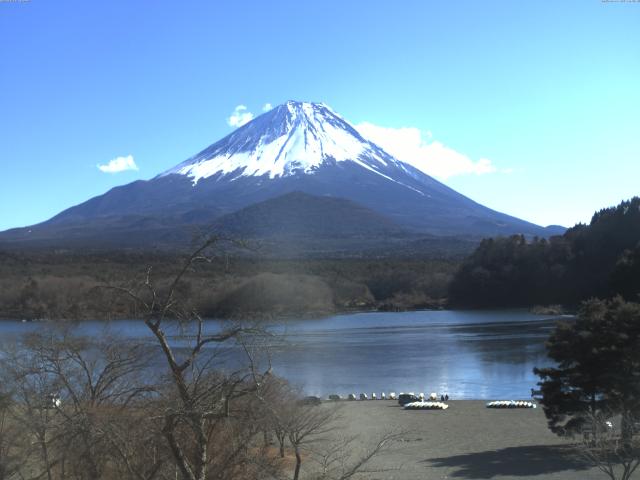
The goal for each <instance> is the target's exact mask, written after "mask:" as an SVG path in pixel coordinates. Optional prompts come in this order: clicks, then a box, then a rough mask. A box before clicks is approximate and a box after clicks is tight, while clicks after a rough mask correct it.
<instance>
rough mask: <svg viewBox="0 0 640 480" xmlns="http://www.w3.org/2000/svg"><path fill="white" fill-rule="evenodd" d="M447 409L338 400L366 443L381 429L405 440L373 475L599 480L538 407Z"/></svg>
mask: <svg viewBox="0 0 640 480" xmlns="http://www.w3.org/2000/svg"><path fill="white" fill-rule="evenodd" d="M448 404H449V409H448V410H444V411H424V410H421V411H408V410H404V409H403V408H402V407H400V406H399V405H398V404H397V402H394V401H389V400H386V401H382V400H378V401H353V402H349V401H341V402H336V404H335V405H332V404H331V403H325V404H324V405H323V406H322V407H321V408H334V407H335V406H336V405H339V406H338V408H339V410H340V421H339V424H340V425H341V428H340V430H338V431H337V432H334V433H333V435H335V436H337V437H339V436H347V437H348V436H357V437H358V441H357V442H354V445H357V448H366V446H367V444H369V445H371V444H372V443H374V441H375V439H376V438H379V436H380V435H382V434H383V433H384V432H389V431H396V432H397V431H403V432H407V433H405V434H403V435H402V441H400V442H398V443H397V444H396V445H395V446H394V447H393V448H392V449H391V450H390V451H388V452H386V453H385V454H384V455H382V456H380V457H378V458H376V459H375V460H374V461H373V462H372V463H371V465H370V468H371V469H372V470H376V469H377V468H380V467H382V468H384V469H393V470H389V471H383V472H372V473H368V474H366V475H365V476H364V478H371V479H406V480H409V479H423V480H424V479H456V478H460V479H489V478H491V479H493V478H495V479H526V478H535V479H538V480H543V479H544V480H546V479H576V480H577V479H597V478H604V477H603V475H602V473H600V472H599V471H598V470H597V469H594V468H591V467H590V466H589V465H588V464H585V462H584V461H582V460H581V459H580V458H579V457H577V456H576V455H575V453H574V452H573V451H572V449H571V448H570V445H569V444H568V442H567V441H566V440H563V439H560V438H558V437H557V436H555V435H554V434H552V433H551V432H550V431H549V430H548V429H547V425H546V419H545V417H544V413H543V412H542V409H541V408H539V407H538V408H536V409H488V408H486V407H485V404H486V402H484V401H475V400H461V401H450V402H448Z"/></svg>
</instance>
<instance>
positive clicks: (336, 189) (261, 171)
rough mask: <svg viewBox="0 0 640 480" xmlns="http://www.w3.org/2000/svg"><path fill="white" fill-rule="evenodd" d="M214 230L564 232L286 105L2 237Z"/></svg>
mask: <svg viewBox="0 0 640 480" xmlns="http://www.w3.org/2000/svg"><path fill="white" fill-rule="evenodd" d="M278 199H279V200H278ZM256 224H259V228H257V229H256ZM212 226H213V228H214V229H216V230H218V231H220V230H222V231H225V230H228V231H232V232H234V233H235V234H238V235H248V236H260V237H263V238H264V237H278V236H280V237H282V236H288V237H292V236H293V237H297V238H314V239H316V240H317V239H318V238H319V237H326V238H332V239H344V238H350V239H351V240H353V239H354V238H366V239H367V241H371V239H376V238H378V239H388V238H391V237H393V238H396V239H397V238H412V239H415V238H417V237H419V236H421V235H422V236H425V235H426V236H430V237H432V236H464V237H467V238H479V237H482V236H489V235H491V236H494V235H509V234H515V233H521V234H524V235H529V236H531V235H538V236H549V235H551V234H556V233H562V231H563V229H562V228H561V227H557V228H556V227H548V228H543V227H540V226H538V225H535V224H532V223H529V222H526V221H524V220H520V219H518V218H515V217H512V216H509V215H506V214H503V213H500V212H497V211H494V210H491V209H489V208H487V207H484V206H482V205H480V204H478V203H476V202H474V201H473V200H471V199H469V198H467V197H465V196H464V195H462V194H460V193H458V192H456V191H454V190H452V189H451V188H449V187H447V186H445V185H444V184H442V183H440V182H438V181H437V180H435V179H433V178H432V177H430V176H428V175H426V174H425V173H423V172H422V171H420V170H418V169H416V168H414V167H412V166H410V165H408V164H406V163H404V162H401V161H400V160H398V159H396V158H394V157H393V156H392V155H390V154H389V153H387V152H385V151H384V150H383V149H382V148H380V147H379V146H377V145H376V144H374V143H373V142H371V141H369V140H367V139H366V138H363V137H362V135H360V134H359V133H358V132H357V131H356V130H355V128H354V127H352V126H351V125H350V124H349V123H348V122H347V121H346V120H345V119H343V118H342V117H341V116H340V115H338V114H337V113H335V112H334V111H333V110H332V109H331V108H329V107H328V106H327V105H324V104H322V103H308V102H295V101H289V102H287V103H285V104H282V105H280V106H277V107H275V108H274V109H272V110H270V111H268V112H266V113H264V114H262V115H260V116H259V117H257V118H255V119H254V120H252V121H250V122H249V123H247V124H245V125H243V126H241V127H240V128H238V129H237V130H235V131H234V132H232V133H231V134H230V135H228V136H226V137H225V138H223V139H221V140H219V141H218V142H216V143H214V144H212V145H210V146H209V147H207V148H205V149H204V150H202V151H201V152H199V153H197V154H196V155H194V156H192V157H191V158H188V159H187V160H185V161H183V162H182V163H180V164H178V165H176V166H175V167H173V168H171V169H169V170H167V171H165V172H162V173H160V174H159V175H157V176H156V177H154V178H152V179H150V180H138V181H135V182H132V183H129V184H127V185H123V186H119V187H116V188H113V189H111V190H109V191H108V192H106V193H105V194H103V195H99V196H97V197H94V198H91V199H90V200H88V201H86V202H84V203H82V204H79V205H77V206H74V207H71V208H69V209H67V210H65V211H63V212H61V213H60V214H58V215H56V216H55V217H53V218H51V219H50V220H48V221H46V222H43V223H40V224H38V225H34V226H31V227H26V228H19V229H13V230H8V231H6V232H3V233H0V245H2V244H5V245H9V244H10V245H21V246H29V245H33V246H68V247H85V246H94V247H110V248H111V247H137V248H146V247H175V246H179V245H184V244H185V242H187V239H188V238H190V236H191V233H190V231H189V229H190V228H191V229H192V227H199V228H211V227H212ZM352 243H353V242H352Z"/></svg>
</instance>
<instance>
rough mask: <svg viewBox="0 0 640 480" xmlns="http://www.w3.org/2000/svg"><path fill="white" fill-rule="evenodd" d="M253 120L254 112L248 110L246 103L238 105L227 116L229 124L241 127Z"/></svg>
mask: <svg viewBox="0 0 640 480" xmlns="http://www.w3.org/2000/svg"><path fill="white" fill-rule="evenodd" d="M251 120H253V113H251V112H249V111H248V110H247V107H246V106H244V105H238V106H237V107H236V108H235V109H234V110H233V113H232V114H231V116H230V117H229V118H227V124H228V125H229V126H230V127H236V128H237V127H241V126H242V125H244V124H245V123H249V122H250V121H251Z"/></svg>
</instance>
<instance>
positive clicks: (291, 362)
mask: <svg viewBox="0 0 640 480" xmlns="http://www.w3.org/2000/svg"><path fill="white" fill-rule="evenodd" d="M557 320H558V317H552V316H541V315H533V314H531V313H528V312H526V311H455V310H443V311H418V312H398V313H395V312H389V313H377V312H376V313H358V314H350V315H337V316H334V317H329V318H324V319H306V320H289V321H286V322H285V323H283V324H279V325H276V326H274V327H273V329H274V330H275V331H276V332H277V333H279V334H281V336H278V339H279V340H278V341H272V342H270V349H269V350H270V355H271V361H272V365H273V370H274V372H275V373H276V374H278V375H281V376H283V377H285V378H287V379H288V380H289V381H291V382H293V383H295V384H298V385H300V387H301V388H302V389H303V390H304V392H305V393H307V394H309V395H318V396H322V397H326V396H327V395H329V394H331V393H338V394H341V395H347V394H349V393H356V394H359V393H361V392H365V393H367V394H369V395H370V394H371V393H372V392H377V393H378V395H379V394H380V392H383V391H384V392H389V391H395V392H396V393H398V392H409V391H413V392H416V393H418V392H424V393H425V394H428V393H430V392H437V393H438V394H444V393H448V394H449V396H450V397H451V398H453V399H518V398H528V397H529V396H530V389H531V388H532V387H535V385H536V382H537V377H536V376H535V375H534V374H533V372H532V369H533V367H534V366H546V365H549V364H550V361H549V359H548V358H547V356H546V353H545V349H544V342H545V340H546V338H547V336H548V335H549V332H550V331H551V330H552V329H553V326H554V324H555V322H556V321H557ZM219 325H220V323H219V322H216V321H210V322H208V327H209V328H211V329H217V328H219ZM38 328H42V324H40V323H22V322H18V321H4V322H0V334H1V335H2V338H3V339H4V341H11V339H12V338H15V336H16V335H19V334H20V333H23V332H26V331H33V330H35V329H38ZM110 328H111V329H113V330H116V331H118V332H119V333H120V334H121V335H123V336H126V337H129V338H137V339H145V338H148V337H149V333H148V331H147V330H146V327H145V326H144V325H143V324H142V322H141V321H135V320H123V321H117V322H112V323H111V325H110ZM79 329H80V330H81V331H82V333H84V334H88V335H102V334H103V331H104V329H105V324H104V323H103V322H93V321H87V322H82V323H81V324H80V326H79ZM174 341H175V342H176V343H179V341H180V340H178V339H174Z"/></svg>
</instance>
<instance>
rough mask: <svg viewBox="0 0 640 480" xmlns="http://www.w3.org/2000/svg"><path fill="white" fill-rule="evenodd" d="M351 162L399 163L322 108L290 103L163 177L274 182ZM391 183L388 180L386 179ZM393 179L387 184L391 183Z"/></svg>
mask: <svg viewBox="0 0 640 480" xmlns="http://www.w3.org/2000/svg"><path fill="white" fill-rule="evenodd" d="M345 161H351V162H354V163H356V164H357V165H359V166H361V167H363V168H366V169H367V170H370V171H372V172H374V173H377V174H379V175H381V176H383V177H386V178H388V175H387V174H385V173H383V171H384V170H386V169H388V167H389V166H390V164H394V165H396V166H397V167H398V168H403V166H402V165H404V164H402V165H401V162H399V161H398V160H396V159H395V158H393V157H392V156H391V155H389V154H387V153H386V152H384V151H383V150H382V149H381V148H380V147H378V146H376V145H375V144H373V143H371V142H369V141H367V140H366V139H364V138H363V137H362V136H361V135H360V134H359V133H358V132H357V131H356V130H355V128H353V127H352V126H351V125H350V124H349V123H348V122H347V121H346V120H344V119H343V118H342V117H341V116H340V115H338V114H337V113H335V112H334V111H333V110H332V109H331V108H330V107H328V106H327V105H325V104H323V103H310V102H296V101H292V100H291V101H288V102H287V103H284V104H282V105H279V106H277V107H275V108H273V109H272V110H270V111H268V112H266V113H264V114H262V115H260V116H259V117H257V118H255V119H254V120H252V121H250V122H249V123H247V124H246V125H244V126H242V127H240V128H238V129H237V130H236V131H234V132H233V133H231V134H230V135H228V136H227V137H225V138H223V139H222V140H220V141H218V142H216V143H214V144H213V145H211V146H209V147H207V148H206V149H205V150H203V151H201V152H200V153H198V154H196V155H194V156H193V157H191V158H189V159H187V160H186V161H184V162H182V163H181V164H179V165H177V166H176V167H174V168H172V169H170V170H168V171H166V172H164V173H163V174H161V176H163V175H168V174H172V173H177V174H181V175H186V176H188V177H190V178H191V179H192V180H193V182H194V183H197V182H198V181H199V180H200V179H203V178H209V177H211V176H214V175H220V176H227V175H229V176H230V177H231V179H235V178H238V177H244V176H254V177H260V176H263V175H268V177H269V178H271V179H273V178H276V177H286V176H291V175H296V174H313V173H314V172H316V171H317V170H318V169H319V168H320V167H321V166H322V165H323V164H328V165H330V164H334V163H335V162H345ZM389 179H390V178H389ZM390 180H391V179H390Z"/></svg>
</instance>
